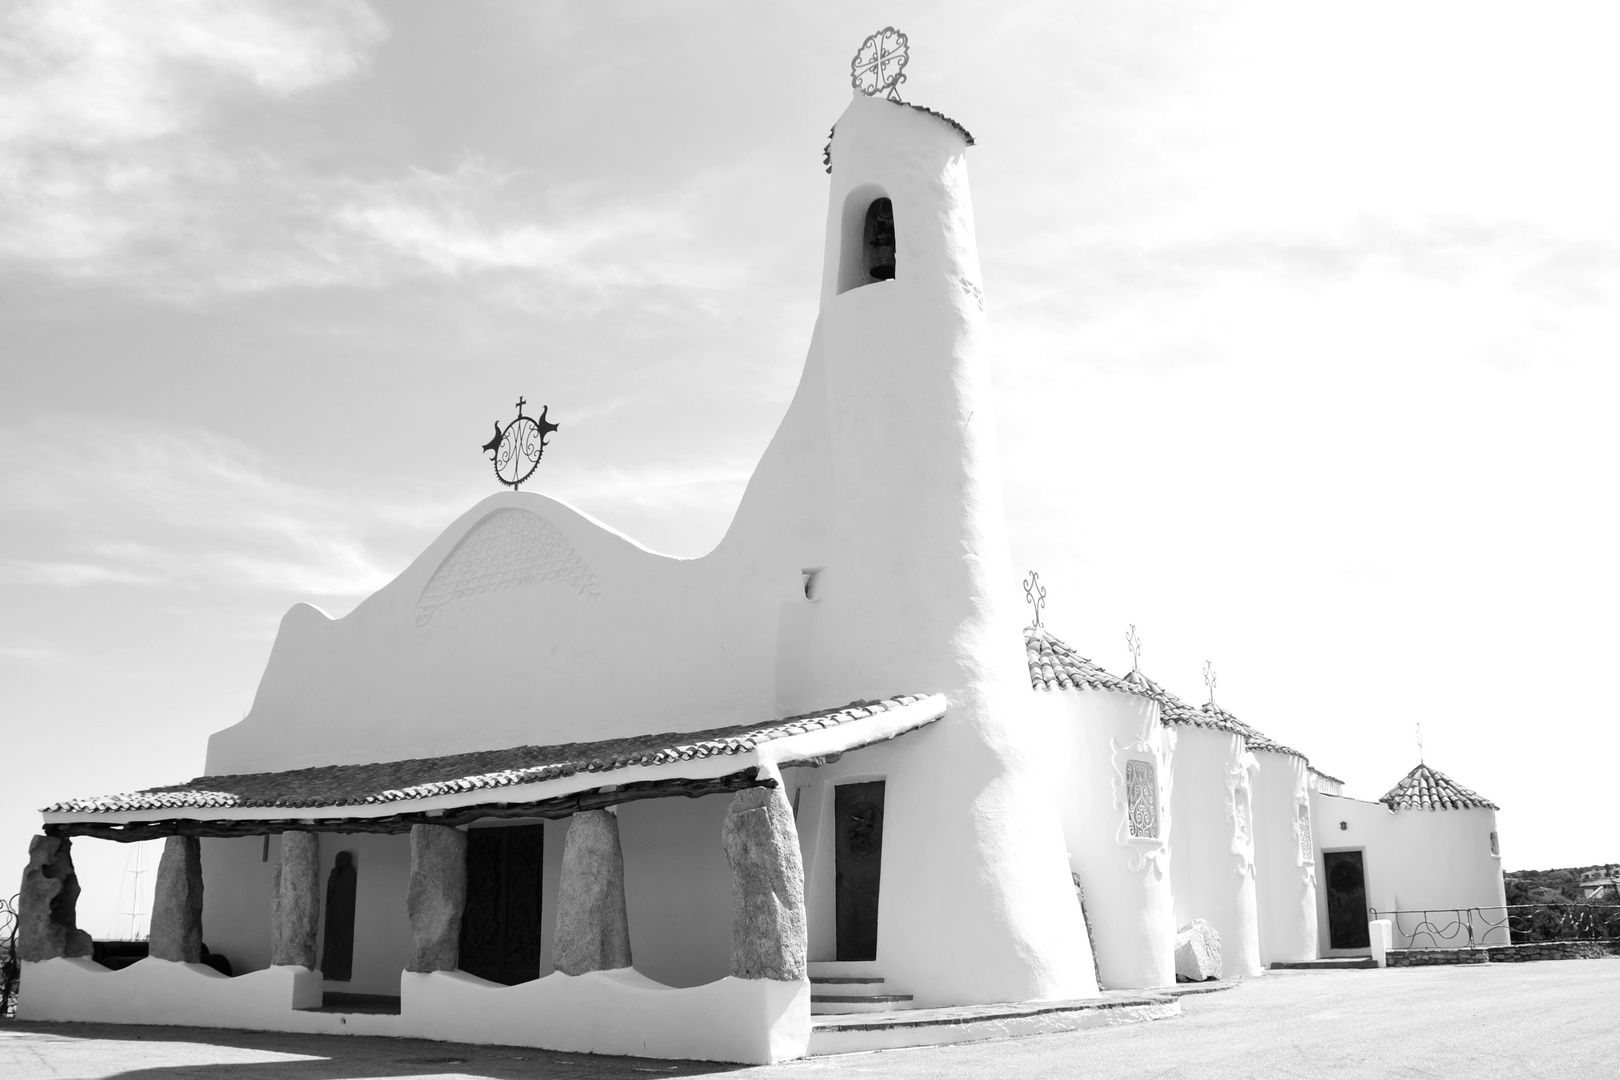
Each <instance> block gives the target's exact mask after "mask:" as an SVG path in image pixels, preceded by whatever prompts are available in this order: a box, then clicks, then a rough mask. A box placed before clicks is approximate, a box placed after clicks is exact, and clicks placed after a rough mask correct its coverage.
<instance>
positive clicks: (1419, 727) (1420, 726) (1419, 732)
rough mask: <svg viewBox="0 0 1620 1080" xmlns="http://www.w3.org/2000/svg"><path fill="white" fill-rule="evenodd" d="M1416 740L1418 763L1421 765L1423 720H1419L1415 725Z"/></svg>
mask: <svg viewBox="0 0 1620 1080" xmlns="http://www.w3.org/2000/svg"><path fill="white" fill-rule="evenodd" d="M1417 740H1418V764H1419V765H1421V764H1423V721H1421V720H1419V721H1418V725H1417Z"/></svg>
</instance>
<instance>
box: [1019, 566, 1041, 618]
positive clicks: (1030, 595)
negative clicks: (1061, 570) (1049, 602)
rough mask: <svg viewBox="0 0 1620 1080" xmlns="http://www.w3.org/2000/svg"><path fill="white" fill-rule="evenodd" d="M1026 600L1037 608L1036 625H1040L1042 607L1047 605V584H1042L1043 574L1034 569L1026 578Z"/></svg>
mask: <svg viewBox="0 0 1620 1080" xmlns="http://www.w3.org/2000/svg"><path fill="white" fill-rule="evenodd" d="M1024 602H1025V603H1026V604H1029V605H1030V606H1031V607H1033V608H1034V609H1035V625H1036V626H1037V627H1038V626H1040V625H1041V608H1043V607H1045V606H1046V586H1045V585H1042V584H1041V575H1039V574H1037V573H1036V572H1035V571H1033V570H1031V571H1030V572H1029V577H1027V578H1025V579H1024Z"/></svg>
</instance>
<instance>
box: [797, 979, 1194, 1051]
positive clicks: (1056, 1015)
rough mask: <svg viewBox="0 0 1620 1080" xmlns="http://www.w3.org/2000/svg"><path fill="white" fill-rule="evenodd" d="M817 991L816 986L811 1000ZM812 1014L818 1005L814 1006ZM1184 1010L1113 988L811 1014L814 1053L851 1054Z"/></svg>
mask: <svg viewBox="0 0 1620 1080" xmlns="http://www.w3.org/2000/svg"><path fill="white" fill-rule="evenodd" d="M813 1001H814V991H813V990H812V1002H813ZM811 1012H812V1014H814V1012H815V1006H814V1004H812V1005H811ZM1179 1015H1181V1002H1180V1001H1179V1000H1177V999H1176V998H1174V997H1171V996H1169V995H1165V994H1156V993H1138V992H1135V991H1129V992H1121V991H1110V992H1107V993H1104V994H1102V995H1100V996H1099V997H1094V998H1082V999H1080V1000H1078V1001H1028V1002H1015V1003H1011V1004H1005V1005H956V1006H951V1007H948V1008H943V1009H907V1010H905V1011H902V1012H888V1013H878V1014H876V1015H874V1014H872V1013H865V1014H856V1015H844V1016H828V1015H820V1016H816V1015H812V1017H811V1020H810V1054H811V1056H813V1057H814V1056H820V1055H825V1054H852V1053H859V1052H863V1051H868V1050H890V1049H895V1048H897V1047H902V1046H937V1045H941V1044H944V1043H958V1042H977V1041H979V1040H981V1039H1004V1038H1008V1037H1011V1036H1017V1035H1039V1034H1044V1033H1046V1032H1053V1031H1078V1030H1080V1029H1083V1028H1094V1027H1107V1026H1111V1025H1113V1024H1130V1023H1136V1022H1139V1021H1142V1020H1159V1019H1162V1018H1164V1017H1168V1016H1179Z"/></svg>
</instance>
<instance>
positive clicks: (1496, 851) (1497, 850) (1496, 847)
mask: <svg viewBox="0 0 1620 1080" xmlns="http://www.w3.org/2000/svg"><path fill="white" fill-rule="evenodd" d="M1491 854H1492V855H1498V856H1499V855H1501V854H1502V848H1501V845H1500V844H1498V843H1497V842H1496V831H1495V830H1494V829H1493V830H1492V831H1491Z"/></svg>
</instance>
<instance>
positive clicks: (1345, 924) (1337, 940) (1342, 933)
mask: <svg viewBox="0 0 1620 1080" xmlns="http://www.w3.org/2000/svg"><path fill="white" fill-rule="evenodd" d="M1322 862H1323V865H1324V868H1325V869H1326V870H1327V915H1328V947H1329V948H1331V949H1366V948H1369V947H1371V945H1372V941H1371V939H1370V938H1369V937H1368V936H1367V876H1366V873H1365V872H1364V871H1363V869H1362V863H1361V852H1359V851H1328V852H1324V853H1323V855H1322Z"/></svg>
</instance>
